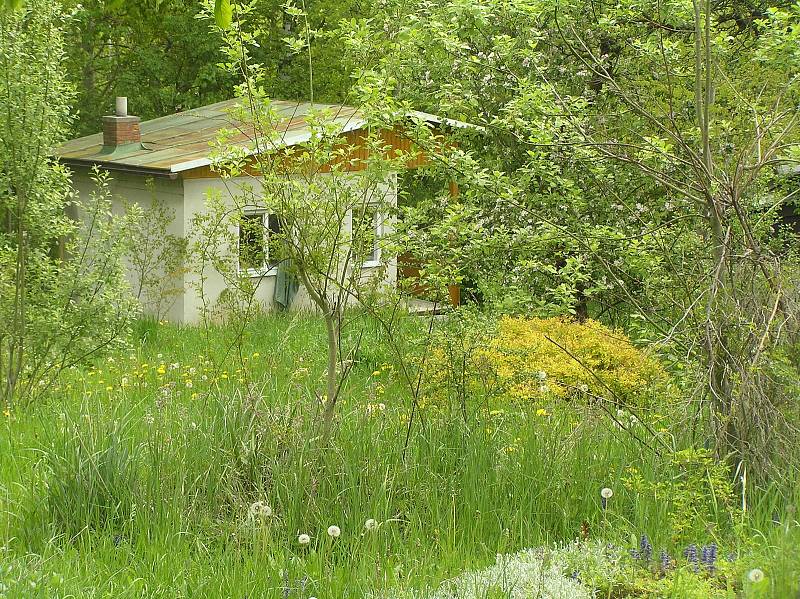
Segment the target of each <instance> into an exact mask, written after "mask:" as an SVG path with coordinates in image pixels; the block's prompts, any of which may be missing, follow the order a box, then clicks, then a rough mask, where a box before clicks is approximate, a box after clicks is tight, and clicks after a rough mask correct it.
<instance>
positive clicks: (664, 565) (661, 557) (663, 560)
mask: <svg viewBox="0 0 800 599" xmlns="http://www.w3.org/2000/svg"><path fill="white" fill-rule="evenodd" d="M658 561H659V564H660V565H661V571H662V572H666V571H667V570H669V566H670V564H671V563H672V559H671V558H670V557H669V553H667V552H666V551H665V550H664V549H662V550H661V552H660V553H659V554H658Z"/></svg>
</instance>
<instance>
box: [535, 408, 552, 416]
mask: <svg viewBox="0 0 800 599" xmlns="http://www.w3.org/2000/svg"><path fill="white" fill-rule="evenodd" d="M536 415H537V416H549V415H550V412H548V411H547V410H545V409H544V408H539V409H538V410H536Z"/></svg>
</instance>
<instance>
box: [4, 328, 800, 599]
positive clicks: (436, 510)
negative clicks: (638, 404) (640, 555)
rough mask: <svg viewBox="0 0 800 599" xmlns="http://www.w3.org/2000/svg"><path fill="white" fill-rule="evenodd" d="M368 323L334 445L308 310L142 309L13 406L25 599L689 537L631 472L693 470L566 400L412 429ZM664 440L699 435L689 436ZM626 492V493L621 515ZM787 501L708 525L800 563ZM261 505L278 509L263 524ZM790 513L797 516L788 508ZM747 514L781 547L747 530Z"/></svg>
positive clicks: (370, 585) (249, 592)
mask: <svg viewBox="0 0 800 599" xmlns="http://www.w3.org/2000/svg"><path fill="white" fill-rule="evenodd" d="M404 326H406V327H408V328H409V330H410V334H411V333H413V329H414V327H420V326H422V325H421V324H420V323H415V322H414V321H410V322H409V323H406V324H405V325H404ZM366 330H367V333H366V334H365V338H364V340H363V341H362V346H361V352H360V353H359V354H358V355H357V356H356V357H355V366H354V370H353V375H352V377H351V379H350V380H349V382H348V385H347V388H346V392H345V394H344V398H343V401H342V405H340V406H339V416H338V419H337V430H336V431H335V434H334V435H333V437H332V439H331V441H330V443H329V444H327V445H324V446H323V445H322V444H321V441H320V438H319V434H318V426H317V414H318V402H317V400H316V398H315V395H314V390H315V389H317V388H319V382H320V380H321V377H322V375H323V369H324V349H323V347H324V345H323V344H324V337H323V335H324V331H323V330H322V329H321V328H320V327H319V326H317V323H316V322H315V321H314V320H313V319H310V318H305V317H297V316H295V317H288V316H279V315H277V316H269V317H264V318H262V319H259V320H258V321H255V322H254V323H252V324H250V325H248V326H247V327H246V329H245V330H244V335H243V336H242V338H241V339H240V340H239V341H238V342H236V343H234V342H232V341H231V334H230V331H229V330H226V329H223V328H220V329H218V330H212V331H211V332H210V334H209V336H208V337H207V336H206V335H205V334H204V333H202V332H201V331H199V330H193V329H182V328H178V327H172V326H163V325H158V324H157V323H142V324H141V325H140V326H139V329H138V331H137V339H138V341H137V344H136V346H135V347H134V348H132V351H131V352H129V353H126V354H121V355H117V356H113V357H112V358H113V361H111V362H109V361H103V362H99V363H98V364H95V365H94V366H93V367H88V366H87V368H85V369H83V370H82V371H75V372H72V373H70V375H69V376H68V377H67V378H66V379H65V380H64V381H63V382H62V383H61V384H60V387H59V388H58V389H57V390H56V391H54V395H53V397H52V398H51V399H50V401H49V402H47V403H45V404H42V405H39V406H37V407H36V408H35V409H34V410H33V411H32V412H31V413H26V414H12V415H11V416H10V417H6V418H4V419H3V420H4V421H3V424H2V427H3V430H2V432H3V437H2V439H1V440H0V450H1V451H2V455H3V456H4V457H3V460H2V465H0V502H2V503H1V506H2V516H0V530H1V531H2V533H3V539H4V543H3V545H4V547H5V549H4V551H6V555H5V556H4V561H5V562H6V563H8V564H13V565H14V569H13V570H12V571H13V572H14V574H10V573H9V574H6V575H2V574H1V573H0V582H2V583H3V584H4V585H6V586H7V587H8V589H7V594H8V595H9V596H19V597H34V596H41V597H56V596H60V597H67V596H76V597H92V596H96V597H106V596H108V597H111V596H113V597H142V596H148V597H245V596H247V597H281V598H283V597H310V596H316V597H359V596H363V595H364V594H365V593H367V592H369V591H374V590H376V589H382V588H386V587H392V586H398V585H422V584H426V583H431V584H435V583H436V582H438V581H439V580H441V579H443V578H445V577H448V576H451V575H454V574H456V573H458V572H459V571H461V570H463V569H465V568H469V567H478V566H483V565H486V564H488V563H491V562H493V561H494V556H495V554H497V553H505V552H511V551H515V550H517V549H520V548H523V547H530V546H537V545H542V544H549V543H553V542H564V541H569V540H571V539H574V538H576V537H578V536H580V535H581V534H584V535H585V534H588V535H589V536H590V537H592V538H601V539H604V540H606V541H609V542H616V543H622V544H624V543H626V542H627V540H628V537H629V536H630V535H631V534H640V533H643V532H646V533H647V534H648V535H649V536H650V537H651V538H652V539H653V541H654V544H658V545H659V546H666V547H669V548H670V550H671V551H673V552H676V551H679V549H680V548H679V547H678V546H677V545H676V543H677V541H676V539H675V537H674V531H673V530H670V528H669V526H668V524H667V523H668V522H669V517H670V516H669V514H670V513H671V512H672V511H674V510H673V508H674V502H675V500H680V499H681V498H674V497H669V496H668V495H663V496H659V495H658V494H657V493H654V494H637V493H635V492H633V491H631V490H629V488H628V487H626V485H624V484H623V480H625V479H626V477H629V476H630V468H631V467H634V468H635V469H636V472H637V475H638V476H639V477H641V479H642V480H644V481H646V482H647V483H648V484H649V485H650V486H648V487H647V488H653V489H657V488H662V487H659V486H658V485H666V486H664V487H663V488H665V489H669V488H671V487H669V484H668V483H669V481H670V480H673V479H675V478H676V477H680V476H682V475H683V473H682V472H680V469H679V468H678V469H676V468H677V467H676V466H675V464H674V462H670V460H669V459H667V457H666V456H664V455H661V456H659V455H657V454H655V453H653V452H652V451H651V450H650V449H647V448H645V447H643V446H642V445H641V444H640V443H639V442H638V441H637V440H636V439H634V438H633V437H631V436H630V435H627V434H625V433H624V431H621V430H619V429H618V428H616V427H615V426H613V425H611V424H610V423H609V422H608V421H607V420H606V419H604V418H603V417H602V416H601V415H598V414H597V413H596V412H595V411H593V410H591V409H589V408H587V407H585V406H574V407H570V406H566V405H563V404H562V405H560V406H559V409H552V410H549V411H548V412H547V413H546V414H542V412H541V411H537V410H536V409H534V407H533V406H526V405H516V404H515V405H504V406H502V410H490V409H489V407H490V406H487V408H486V409H483V410H477V411H475V413H474V417H472V418H470V419H468V420H464V419H463V418H460V417H457V416H456V415H454V413H451V412H450V411H449V410H448V409H447V408H446V407H443V406H439V407H429V408H426V409H424V410H422V412H420V413H419V414H417V415H416V417H415V419H414V425H413V428H412V431H411V434H410V435H408V436H407V432H408V426H409V419H410V417H411V408H412V406H411V402H410V399H409V395H408V393H407V391H406V389H405V387H404V386H403V384H402V383H401V382H399V377H397V376H395V375H393V366H394V355H393V353H392V352H391V351H390V350H389V348H388V345H387V343H386V340H384V339H382V338H381V333H380V328H379V327H377V326H375V325H374V323H370V324H368V326H367V327H366ZM209 339H210V344H209V342H208V340H209ZM159 356H160V357H159ZM142 364H147V365H148V366H147V367H146V368H145V367H142ZM162 365H163V368H162ZM161 371H163V372H161ZM143 373H144V374H143ZM204 377H205V379H204ZM664 434H665V436H666V437H669V438H670V439H674V441H670V442H671V443H674V445H675V447H676V448H680V447H681V446H682V445H684V444H689V440H688V439H683V438H682V437H681V435H682V431H681V430H673V431H667V432H665V433H664ZM406 438H408V440H409V444H408V447H407V448H406V447H405V440H406ZM605 486H608V487H611V488H613V490H614V496H613V498H612V499H611V500H610V502H609V503H608V505H607V507H606V509H603V507H602V504H601V498H600V494H599V492H600V489H601V488H602V487H605ZM776 497H778V494H777V493H776V492H774V490H769V491H764V492H762V493H758V494H757V496H754V497H752V498H750V500H749V501H750V505H751V506H752V508H751V510H755V513H751V512H748V513H747V514H746V515H741V514H737V515H736V517H735V518H733V519H731V517H730V514H729V513H728V512H725V511H724V510H721V509H720V510H716V511H712V513H713V514H714V515H713V520H714V521H713V522H709V521H706V520H702V519H698V520H697V522H692V523H691V524H690V527H691V529H692V534H693V535H694V536H695V537H696V538H697V541H698V542H705V540H716V541H718V542H719V543H720V544H721V545H722V546H725V547H728V548H730V549H732V550H738V551H740V552H743V553H744V552H749V553H747V554H748V555H749V556H751V557H750V558H749V559H752V560H754V561H758V560H760V559H763V560H766V559H770V560H772V561H771V563H773V564H776V568H779V569H780V571H781V572H784V573H786V577H787V579H788V577H789V576H790V574H791V573H796V570H797V564H796V562H794V563H792V560H790V559H788V558H786V557H785V554H786V552H787V551H789V548H790V547H794V548H797V546H798V544H797V543H798V536H797V532H796V527H795V525H793V524H792V523H791V521H792V520H793V517H792V515H791V513H789V512H787V511H786V504H785V503H780V502H778V500H777V499H775V498H776ZM257 501H261V502H263V503H264V504H266V505H268V506H270V508H271V510H272V512H273V513H272V514H271V515H270V516H268V517H256V518H254V517H253V516H252V514H251V513H250V506H251V505H252V504H253V503H255V502H257ZM777 509H779V510H780V516H781V518H780V519H781V521H782V522H783V523H784V524H783V527H781V526H775V525H772V524H769V522H771V521H772V519H773V517H774V515H773V514H772V513H768V512H770V511H773V512H774V511H775V510H777ZM368 519H374V520H375V521H376V523H378V524H377V528H374V529H367V528H366V527H365V523H366V521H367V520H368ZM743 523H744V524H743ZM330 525H336V526H339V527H340V528H341V531H342V534H341V536H340V537H339V538H331V537H329V536H328V535H327V534H326V530H327V528H328V527H329V526H330ZM743 526H744V527H745V530H746V532H745V534H749V533H750V532H752V531H753V530H756V529H758V530H761V531H762V534H763V536H762V540H761V542H759V543H754V544H753V547H745V546H740V541H739V540H738V539H740V538H741V537H742V530H743V529H742V527H743ZM300 534H308V535H310V536H311V542H310V544H308V545H301V544H299V543H298V536H299V535H300ZM754 547H755V549H754ZM776 547H781V548H782V549H775V548H776ZM780 556H784V557H780ZM31 583H33V585H32V584H31ZM790 587H791V583H787V588H790Z"/></svg>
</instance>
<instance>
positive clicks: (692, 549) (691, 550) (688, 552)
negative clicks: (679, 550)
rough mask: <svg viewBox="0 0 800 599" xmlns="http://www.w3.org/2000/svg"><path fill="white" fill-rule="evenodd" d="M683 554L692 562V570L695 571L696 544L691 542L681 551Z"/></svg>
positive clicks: (696, 561)
mask: <svg viewBox="0 0 800 599" xmlns="http://www.w3.org/2000/svg"><path fill="white" fill-rule="evenodd" d="M683 555H684V556H685V557H686V559H687V561H688V562H689V563H690V564H692V566H693V567H694V571H695V572H697V563H698V560H697V545H695V544H694V543H692V544H691V545H689V546H688V547H687V548H686V549H684V551H683Z"/></svg>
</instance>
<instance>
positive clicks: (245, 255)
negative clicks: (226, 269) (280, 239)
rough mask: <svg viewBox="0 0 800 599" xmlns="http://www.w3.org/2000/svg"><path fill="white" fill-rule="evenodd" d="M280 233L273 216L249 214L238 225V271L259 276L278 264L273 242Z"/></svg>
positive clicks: (278, 223)
mask: <svg viewBox="0 0 800 599" xmlns="http://www.w3.org/2000/svg"><path fill="white" fill-rule="evenodd" d="M280 233H281V225H280V221H279V219H278V217H277V215H275V214H267V213H266V212H250V213H246V214H243V215H242V219H241V222H240V223H239V269H240V270H247V271H251V272H253V273H258V274H261V273H263V272H264V271H265V270H268V269H269V268H271V267H273V266H275V265H276V264H277V263H278V253H277V251H276V250H275V241H276V238H277V236H278V235H280Z"/></svg>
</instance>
